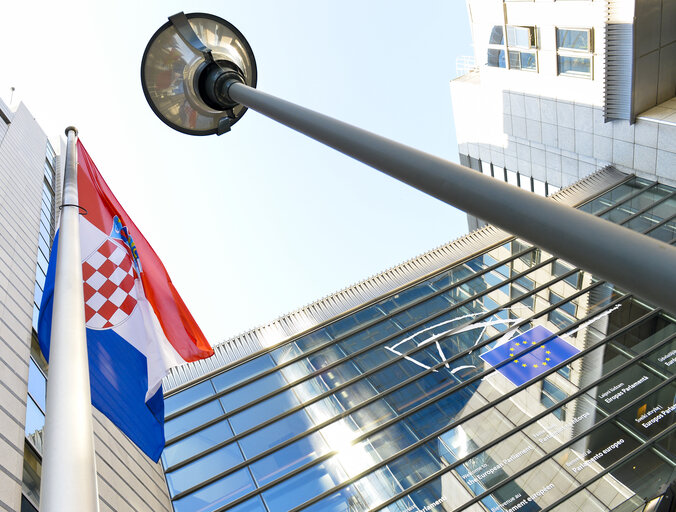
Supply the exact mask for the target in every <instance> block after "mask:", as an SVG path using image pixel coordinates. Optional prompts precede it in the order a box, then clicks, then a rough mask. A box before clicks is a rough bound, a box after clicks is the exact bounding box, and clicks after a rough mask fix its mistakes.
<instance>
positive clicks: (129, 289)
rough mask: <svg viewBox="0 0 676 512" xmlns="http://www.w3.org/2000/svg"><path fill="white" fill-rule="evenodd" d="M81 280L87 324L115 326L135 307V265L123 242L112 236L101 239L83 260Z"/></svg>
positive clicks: (106, 326)
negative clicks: (100, 242)
mask: <svg viewBox="0 0 676 512" xmlns="http://www.w3.org/2000/svg"><path fill="white" fill-rule="evenodd" d="M82 279H83V281H84V282H83V287H84V300H85V323H86V326H87V327H89V328H91V329H110V328H112V327H115V326H116V325H118V324H120V323H121V322H123V321H124V320H126V319H127V318H128V317H129V315H130V314H131V312H132V311H133V310H134V308H135V307H136V303H137V300H136V299H137V297H136V289H135V287H134V268H133V266H132V263H131V257H130V255H129V253H128V251H127V249H126V248H125V247H123V246H122V244H117V243H115V242H114V241H112V240H111V239H108V240H106V241H105V242H103V244H101V246H100V247H99V248H98V249H97V250H96V251H95V252H94V253H93V254H92V255H91V256H89V257H88V258H87V259H86V260H85V261H84V262H82Z"/></svg>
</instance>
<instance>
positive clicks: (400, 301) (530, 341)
mask: <svg viewBox="0 0 676 512" xmlns="http://www.w3.org/2000/svg"><path fill="white" fill-rule="evenodd" d="M675 191H676V189H674V188H672V187H670V186H668V185H664V184H659V183H656V182H655V181H651V180H647V179H644V178H641V177H637V176H634V175H627V174H624V173H621V172H619V171H617V170H616V169H614V168H613V167H606V168H604V169H602V170H600V171H597V172H595V173H593V174H591V175H590V176H588V177H586V178H584V179H582V180H581V181H579V182H577V183H575V184H573V185H571V186H569V187H564V188H562V189H561V190H560V191H559V192H558V193H556V194H554V195H553V200H556V201H559V202H562V203H564V204H568V205H571V206H579V208H581V209H583V210H585V211H588V212H590V213H593V214H596V215H600V216H602V217H604V218H607V219H609V220H611V221H613V222H618V223H621V224H623V225H625V226H627V227H628V228H630V229H634V230H638V231H641V232H644V233H646V234H647V235H648V236H651V237H655V238H658V239H660V240H663V241H666V242H667V243H673V242H674V241H675V240H676V219H675V217H674V214H675V213H676V196H675V195H674V192H675ZM215 350H216V355H215V356H214V357H213V358H211V359H208V360H204V361H199V362H197V363H191V364H189V365H186V366H184V367H179V368H175V369H174V370H173V371H172V373H171V374H170V375H169V376H168V377H167V378H166V379H165V387H164V389H165V397H166V401H165V404H166V428H165V430H166V435H167V440H168V444H167V447H166V448H165V451H164V453H163V456H162V462H163V464H164V467H165V472H166V478H167V482H168V486H169V491H170V494H171V497H172V501H173V506H174V510H175V511H176V512H188V511H190V512H194V511H201V512H213V511H226V510H227V511H236V512H243V511H248V512H251V511H260V512H288V511H300V510H303V511H322V512H332V511H350V512H356V511H366V510H388V511H397V512H404V511H406V512H414V511H418V512H419V511H425V512H427V511H442V510H448V511H450V510H458V511H460V510H469V511H479V510H481V511H491V512H497V511H516V510H519V511H523V510H527V511H534V510H543V509H544V510H559V511H566V512H571V511H585V512H589V511H610V510H616V511H627V512H628V511H633V510H643V505H644V504H645V503H646V501H647V500H649V499H651V498H653V497H655V496H659V495H661V494H662V493H663V492H664V490H663V488H664V486H665V485H666V484H669V483H670V482H671V481H672V480H673V479H674V474H675V473H674V469H675V468H676V449H675V448H674V442H675V441H676V437H675V436H676V433H675V432H674V428H676V425H674V423H675V422H674V418H675V416H673V414H674V409H675V408H676V407H675V406H674V405H673V404H674V396H676V387H675V384H674V382H673V381H674V378H675V374H674V371H673V368H676V365H675V364H674V362H676V355H675V354H676V318H675V317H674V316H673V315H671V314H668V313H666V312H664V311H661V310H659V309H655V308H653V307H651V305H650V304H647V303H646V302H645V301H644V300H642V299H641V297H636V296H634V295H633V294H632V293H631V291H630V290H621V289H619V288H618V287H616V286H614V285H613V284H611V283H607V282H604V281H601V280H598V279H596V278H595V277H594V276H592V275H590V274H589V273H587V272H584V271H582V270H580V269H577V268H575V267H574V266H573V265H570V264H569V263H567V262H565V261H561V260H560V259H558V258H557V257H556V255H553V254H548V253H547V252H546V251H543V250H540V249H538V248H536V247H532V246H531V245H530V244H528V243H526V242H524V241H522V240H519V239H518V238H516V237H514V236H511V235H509V234H508V233H505V232H503V231H500V230H498V229H496V228H494V227H492V226H486V227H484V228H481V229H479V230H477V231H475V232H472V233H470V234H469V235H466V236H464V237H462V238H460V239H458V240H455V241H453V242H451V243H449V244H447V245H445V246H442V247H440V248H438V249H435V250H432V251H430V252H428V253H426V254H423V255H421V256H419V257H417V258H414V259H412V260H410V261H408V262H405V263H403V264H401V265H399V266H397V267H395V268H392V269H390V270H387V271H385V272H383V273H381V274H379V275H377V276H375V277H373V278H370V279H368V280H366V281H363V282H361V283H359V284H357V285H355V286H352V287H350V288H347V289H345V290H343V291H341V292H339V293H336V294H334V295H331V296H329V297H327V298H325V299H322V300H320V301H317V302H315V303H313V304H311V305H309V306H307V307H305V308H302V309H300V310H298V311H295V312H293V313H291V314H289V315H287V316H284V317H282V318H279V319H277V320H275V321H273V322H271V323H270V324H268V325H266V326H264V327H261V328H259V329H254V330H252V331H249V332H247V333H245V334H243V335H241V336H238V337H236V338H233V339H231V340H229V341H227V342H225V343H223V344H221V345H219V346H217V347H215Z"/></svg>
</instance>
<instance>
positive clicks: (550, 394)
mask: <svg viewBox="0 0 676 512" xmlns="http://www.w3.org/2000/svg"><path fill="white" fill-rule="evenodd" d="M567 396H568V395H566V393H565V392H564V391H563V390H561V389H559V388H558V387H556V386H555V385H554V384H552V383H551V382H549V381H548V380H547V379H545V380H543V381H542V393H541V394H540V402H541V403H542V405H544V406H545V407H551V406H552V405H554V404H558V403H559V402H560V401H561V400H563V399H564V398H566V397H567ZM552 414H553V415H554V416H556V417H557V418H559V419H560V420H561V421H563V420H565V419H566V411H565V410H564V408H563V407H559V408H558V409H554V410H553V411H552Z"/></svg>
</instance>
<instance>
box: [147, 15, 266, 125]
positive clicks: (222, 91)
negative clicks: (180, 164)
mask: <svg viewBox="0 0 676 512" xmlns="http://www.w3.org/2000/svg"><path fill="white" fill-rule="evenodd" d="M233 80H234V81H240V82H242V83H244V84H246V85H248V86H250V87H256V81H257V71H256V60H255V59H254V55H253V51H252V50H251V47H250V46H249V43H248V42H247V40H246V39H245V38H244V36H243V35H242V34H241V33H240V32H239V30H237V29H236V28H235V27H234V26H233V25H231V24H230V23H228V22H227V21H225V20H224V19H222V18H219V17H217V16H214V15H212V14H203V13H192V14H187V15H186V14H183V13H178V14H176V15H174V16H171V17H170V18H169V21H168V22H167V23H165V24H164V25H162V26H161V27H160V28H159V30H158V31H157V32H155V34H154V35H153V36H152V37H151V38H150V41H149V42H148V46H146V50H145V52H144V54H143V60H142V61H141V84H142V86H143V93H144V94H145V97H146V100H148V104H149V105H150V108H152V109H153V111H154V112H155V114H156V115H157V116H158V117H159V118H160V119H161V120H162V121H163V122H164V123H166V124H167V125H169V126H170V127H171V128H173V129H175V130H178V131H180V132H183V133H187V134H190V135H211V134H214V133H217V134H219V135H220V134H221V133H224V132H225V131H228V129H229V127H230V126H231V125H232V124H234V123H236V122H237V121H238V120H239V119H240V118H241V117H242V115H244V112H246V107H245V106H244V105H240V104H238V103H235V102H232V101H231V100H230V99H229V98H228V96H227V83H228V82H230V81H233Z"/></svg>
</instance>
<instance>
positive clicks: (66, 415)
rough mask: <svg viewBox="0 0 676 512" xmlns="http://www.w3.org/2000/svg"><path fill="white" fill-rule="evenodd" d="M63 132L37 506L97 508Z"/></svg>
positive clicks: (70, 176) (73, 136)
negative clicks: (52, 307)
mask: <svg viewBox="0 0 676 512" xmlns="http://www.w3.org/2000/svg"><path fill="white" fill-rule="evenodd" d="M66 136H67V137H68V144H67V148H66V166H65V172H64V180H63V203H62V205H61V221H60V227H59V247H58V252H57V262H56V281H55V285H54V310H53V313H52V337H51V341H50V349H49V380H48V383H47V406H46V407H47V408H46V411H45V412H46V418H45V442H44V450H43V456H42V483H41V489H40V510H41V511H42V512H65V511H75V510H77V511H82V512H90V511H91V512H95V511H98V490H97V484H96V458H95V455H94V434H93V421H92V405H91V403H92V402H91V394H90V388H89V361H88V359H87V337H86V333H85V316H84V294H83V290H82V257H81V255H80V208H79V207H78V194H77V130H76V129H75V128H74V127H72V126H69V127H68V128H66Z"/></svg>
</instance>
